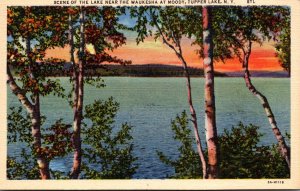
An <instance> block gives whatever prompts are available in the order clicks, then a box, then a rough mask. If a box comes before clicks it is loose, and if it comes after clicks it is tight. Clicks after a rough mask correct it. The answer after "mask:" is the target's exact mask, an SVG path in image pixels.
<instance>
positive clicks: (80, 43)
mask: <svg viewBox="0 0 300 191" xmlns="http://www.w3.org/2000/svg"><path fill="white" fill-rule="evenodd" d="M67 12H68V14H69V17H68V22H69V24H68V42H69V46H70V62H71V63H72V66H73V67H72V70H73V71H72V79H71V81H72V83H73V90H72V91H73V99H72V101H71V105H72V107H73V112H74V119H73V131H74V133H73V137H72V143H73V147H74V156H73V167H72V170H71V173H70V177H71V178H73V179H77V178H78V177H79V174H80V171H81V162H82V148H81V142H82V141H81V126H82V120H83V105H84V103H83V102H84V83H89V84H91V85H95V86H96V87H101V86H103V84H102V80H101V78H94V77H95V76H88V75H86V72H85V71H86V69H89V68H93V67H95V66H101V64H102V63H119V64H122V65H125V64H130V63H131V62H130V61H128V60H123V59H120V58H117V57H115V56H111V55H110V54H109V53H108V52H109V51H112V50H114V49H116V48H118V47H119V46H122V45H123V44H125V40H126V38H125V36H124V35H123V33H121V32H119V31H118V30H119V28H122V26H121V25H120V24H119V23H118V15H120V14H121V13H122V9H116V8H112V7H71V8H68V10H67ZM76 21H78V22H79V28H78V26H76ZM76 31H78V32H76ZM74 39H76V40H77V41H76V42H75V40H74ZM87 45H90V46H91V47H92V50H90V51H87ZM77 47H78V49H79V50H78V55H77V57H78V63H76V61H75V56H74V54H75V49H76V48H77Z"/></svg>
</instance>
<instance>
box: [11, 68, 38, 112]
mask: <svg viewBox="0 0 300 191" xmlns="http://www.w3.org/2000/svg"><path fill="white" fill-rule="evenodd" d="M7 83H8V85H9V87H10V89H11V91H12V93H13V94H15V95H16V96H17V97H18V99H19V101H20V102H21V103H22V104H23V105H24V106H25V108H26V109H27V110H28V112H29V113H32V112H33V110H34V106H33V105H32V103H31V102H30V101H29V100H28V98H27V97H26V95H25V93H24V91H23V90H22V89H21V88H20V87H19V86H18V85H17V83H16V81H15V79H14V78H13V76H12V74H11V71H10V68H9V66H8V65H7Z"/></svg>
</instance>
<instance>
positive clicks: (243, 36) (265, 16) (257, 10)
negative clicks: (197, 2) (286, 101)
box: [218, 7, 290, 166]
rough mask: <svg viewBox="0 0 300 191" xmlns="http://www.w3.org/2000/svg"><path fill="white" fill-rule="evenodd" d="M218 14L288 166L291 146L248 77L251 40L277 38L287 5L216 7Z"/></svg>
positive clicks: (263, 97)
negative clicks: (286, 141)
mask: <svg viewBox="0 0 300 191" xmlns="http://www.w3.org/2000/svg"><path fill="white" fill-rule="evenodd" d="M218 13H219V14H225V15H223V16H222V17H223V18H226V19H224V21H225V22H221V23H220V25H221V26H220V28H222V29H223V31H224V33H223V34H224V35H225V37H224V39H226V41H227V42H229V43H230V44H231V47H228V48H231V49H232V50H233V54H235V55H236V56H237V57H238V58H239V60H240V62H241V65H242V68H243V70H244V79H245V84H246V87H247V88H248V89H249V91H250V92H251V93H252V94H253V95H254V96H255V97H257V99H258V100H259V101H260V103H261V105H262V107H263V109H264V111H265V114H266V116H267V118H268V121H269V123H270V126H271V128H272V131H273V134H274V136H275V138H276V140H277V142H278V145H279V147H280V150H281V154H282V156H283V158H284V159H285V161H286V163H287V164H288V166H290V151H289V150H290V149H289V147H288V146H287V144H286V143H285V140H284V137H283V136H282V134H281V132H280V130H279V127H278V125H277V122H276V119H275V116H274V114H273V111H272V109H271V106H270V104H269V102H268V99H267V97H266V96H265V95H263V94H262V93H261V92H260V91H258V90H257V89H256V87H255V86H254V84H253V83H252V81H251V73H250V70H249V63H250V55H251V52H252V49H253V43H260V44H262V43H263V42H264V41H265V40H271V39H272V38H273V39H274V40H276V38H277V37H278V32H280V31H281V22H283V21H284V20H285V19H286V17H287V16H288V15H289V10H288V8H284V7H244V8H241V7H235V8H229V7H226V10H225V8H223V10H221V9H219V12H218Z"/></svg>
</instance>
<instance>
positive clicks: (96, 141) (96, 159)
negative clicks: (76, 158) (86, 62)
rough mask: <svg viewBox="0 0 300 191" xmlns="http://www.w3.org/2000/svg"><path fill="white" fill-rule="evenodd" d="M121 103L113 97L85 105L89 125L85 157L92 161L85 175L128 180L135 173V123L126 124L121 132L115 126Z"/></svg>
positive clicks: (85, 137) (90, 177)
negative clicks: (131, 124) (132, 133)
mask: <svg viewBox="0 0 300 191" xmlns="http://www.w3.org/2000/svg"><path fill="white" fill-rule="evenodd" d="M118 108H119V104H118V103H117V102H115V101H114V100H113V99H112V98H109V99H108V100H107V101H101V100H96V101H95V102H94V103H93V104H91V105H87V106H86V108H85V111H86V114H85V118H86V119H89V120H90V122H91V126H88V125H86V127H85V128H84V129H85V130H84V132H83V136H84V138H83V142H84V143H85V144H86V148H84V150H83V156H84V157H85V158H87V159H88V162H87V163H85V162H84V164H83V167H82V169H83V171H84V175H83V176H84V178H88V179H112V178H115V179H127V178H131V177H132V175H133V174H134V173H135V170H136V169H137V166H134V165H133V162H134V161H135V160H136V159H137V158H135V157H133V154H132V151H133V144H132V143H131V142H130V140H131V139H132V136H131V135H130V131H131V126H130V125H128V124H127V123H125V124H122V126H121V128H120V129H119V131H117V130H116V128H115V126H114V118H115V116H116V113H117V110H118Z"/></svg>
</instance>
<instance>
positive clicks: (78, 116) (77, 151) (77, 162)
mask: <svg viewBox="0 0 300 191" xmlns="http://www.w3.org/2000/svg"><path fill="white" fill-rule="evenodd" d="M84 17H85V13H84V10H83V8H82V7H81V8H80V49H79V62H78V69H79V71H78V100H77V105H76V112H75V113H74V121H73V128H74V132H73V136H72V141H73V147H74V159H73V167H72V171H71V175H70V177H71V178H73V179H77V178H78V177H79V174H80V170H81V155H82V151H81V138H80V132H81V121H82V108H83V94H84V91H83V88H84V87H83V83H84V82H83V80H84V79H83V77H84V65H85V36H84V32H85V27H84V24H85V18H84Z"/></svg>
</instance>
